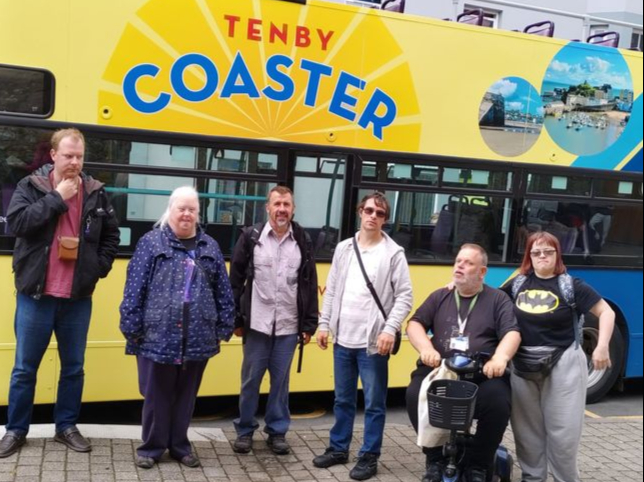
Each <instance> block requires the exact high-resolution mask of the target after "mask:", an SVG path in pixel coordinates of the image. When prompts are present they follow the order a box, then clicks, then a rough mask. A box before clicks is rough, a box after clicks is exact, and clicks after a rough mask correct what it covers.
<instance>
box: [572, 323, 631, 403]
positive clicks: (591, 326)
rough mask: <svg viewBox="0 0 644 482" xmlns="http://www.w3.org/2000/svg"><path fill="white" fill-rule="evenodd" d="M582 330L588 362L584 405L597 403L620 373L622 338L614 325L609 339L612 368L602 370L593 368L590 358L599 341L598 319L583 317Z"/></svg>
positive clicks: (611, 386) (622, 348)
mask: <svg viewBox="0 0 644 482" xmlns="http://www.w3.org/2000/svg"><path fill="white" fill-rule="evenodd" d="M585 321H586V322H585V324H584V330H583V341H582V343H583V349H584V352H585V354H586V359H587V360H588V386H587V389H586V403H595V402H598V401H599V400H600V399H601V398H602V397H603V396H604V395H606V394H607V393H608V391H609V390H610V389H611V388H613V385H615V382H616V381H617V377H619V374H620V373H621V372H622V363H623V356H624V355H623V354H624V338H623V336H622V332H621V331H620V329H619V327H618V326H617V325H616V326H615V329H614V330H613V336H612V338H611V339H610V346H609V350H610V361H611V363H612V366H611V367H610V368H607V369H604V370H595V369H594V368H593V363H592V356H593V351H594V350H595V347H597V341H598V340H599V319H598V318H597V317H596V316H594V315H592V314H590V313H587V314H586V316H585Z"/></svg>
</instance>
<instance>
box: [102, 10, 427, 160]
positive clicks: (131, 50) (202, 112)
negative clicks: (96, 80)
mask: <svg viewBox="0 0 644 482" xmlns="http://www.w3.org/2000/svg"><path fill="white" fill-rule="evenodd" d="M385 15H386V14H385ZM389 21H392V20H391V19H390V20H389ZM307 32H308V33H307ZM298 35H300V37H298ZM306 35H308V40H307V38H306ZM307 43H308V45H307ZM190 54H196V55H199V56H200V57H201V58H205V59H208V62H211V63H212V65H213V66H214V67H215V69H216V71H214V72H215V74H214V75H213V70H212V69H210V70H209V69H206V68H203V67H202V66H195V65H192V66H190V67H188V68H186V69H185V70H183V71H182V75H181V76H180V79H181V82H182V83H183V85H184V86H185V89H187V90H188V91H192V92H200V91H202V90H205V89H206V88H207V86H208V85H210V86H211V87H212V86H215V85H216V89H214V90H213V92H212V95H209V96H208V97H207V98H205V99H199V101H195V100H194V99H193V100H188V99H186V98H185V96H182V95H180V92H179V93H177V89H176V88H175V87H176V85H175V84H174V83H173V82H175V83H176V78H174V79H172V76H171V71H172V67H173V65H174V64H175V62H177V61H178V60H179V59H182V58H183V57H185V56H187V55H190ZM276 55H279V56H281V58H282V59H284V58H287V59H289V60H290V61H291V62H292V64H291V65H290V66H288V67H286V66H281V67H279V68H278V69H277V70H278V71H279V73H280V74H281V75H280V76H278V75H276V74H273V75H271V74H270V73H269V72H268V71H267V62H269V59H271V58H272V57H273V56H276ZM240 58H241V59H243V63H244V65H245V66H246V67H247V71H248V73H249V74H250V77H251V78H252V85H253V86H254V87H256V91H257V93H259V96H250V95H246V94H244V93H233V94H232V95H228V96H225V97H224V96H222V92H223V91H224V86H225V85H226V84H227V85H228V86H229V87H231V86H237V87H239V86H240V85H241V86H246V87H247V86H248V85H249V83H248V82H246V81H245V80H244V78H243V76H242V77H239V76H237V75H235V76H233V75H231V74H230V72H231V67H232V66H233V65H234V64H235V62H236V61H237V62H239V60H240ZM236 59H237V60H236ZM303 63H308V64H309V65H310V64H311V63H313V64H314V65H316V66H322V67H320V69H322V70H323V73H322V74H320V75H319V76H318V80H319V82H318V84H317V87H318V88H317V91H315V89H314V88H313V87H312V86H311V85H310V83H311V79H312V77H314V76H313V75H312V73H311V70H310V69H309V70H307V69H304V68H302V65H303ZM142 65H147V66H153V67H154V73H153V74H150V73H149V71H148V73H147V74H146V75H141V76H140V77H138V78H137V79H136V82H135V83H133V84H132V85H134V86H135V92H136V96H137V98H138V99H140V102H141V103H143V104H148V105H149V104H150V103H152V102H154V101H155V100H159V99H162V100H163V99H164V98H165V100H166V101H167V102H165V103H164V104H165V105H163V108H161V109H158V110H156V111H154V112H147V113H145V112H142V111H141V110H140V109H138V110H137V108H136V105H133V103H132V102H130V101H129V98H128V97H127V96H126V94H125V91H126V84H127V82H126V78H127V76H128V73H131V72H133V69H135V68H136V67H137V66H142ZM236 72H237V71H236ZM273 72H274V71H273ZM343 75H344V76H345V78H346V76H347V75H348V76H350V77H351V78H353V79H358V80H359V81H360V82H359V84H360V85H359V86H356V85H353V84H349V85H347V86H345V87H344V88H342V89H338V83H339V81H340V79H341V78H342V76H343ZM229 76H230V77H231V78H232V79H229V78H228V77H229ZM284 78H288V79H290V81H288V82H292V87H293V88H292V95H291V96H290V97H289V98H287V99H280V100H275V99H274V98H271V97H270V96H268V95H266V94H265V93H264V92H265V89H266V88H272V89H273V91H278V92H279V91H280V90H285V89H286V87H285V86H284V82H282V83H280V82H279V80H280V79H282V80H283V79H284ZM246 79H247V78H246ZM185 89H184V92H185V91H186V90H185ZM234 90H235V88H233V91H234ZM338 91H340V95H339V98H340V100H338ZM311 92H315V93H316V94H317V95H315V96H314V103H313V104H312V105H311V98H310V94H311ZM415 92H416V91H415V86H414V82H413V79H412V76H411V72H410V69H409V66H408V63H407V60H406V56H405V54H404V52H403V51H402V49H401V48H400V46H399V45H398V43H397V41H396V39H395V38H394V36H393V35H392V33H391V32H390V30H389V29H388V27H387V25H386V20H384V18H383V16H382V14H380V13H376V12H374V13H369V14H367V13H366V12H358V13H355V12H354V11H350V10H346V9H340V10H338V9H332V8H324V7H321V6H320V5H317V6H316V5H313V6H297V5H294V4H289V3H285V2H272V1H262V0H236V1H234V2H229V1H225V0H184V1H181V2H173V1H167V0H150V1H149V2H148V3H146V4H145V5H144V6H143V7H142V8H140V9H139V10H138V11H137V12H136V15H135V16H133V17H132V18H131V19H130V21H129V23H128V24H127V26H126V27H125V29H124V31H123V33H122V35H121V37H120V39H119V42H118V44H117V46H116V48H115V50H114V54H113V55H112V58H111V60H110V62H109V64H108V65H107V67H106V69H105V72H104V74H103V79H102V83H101V90H100V92H99V105H98V122H99V123H101V124H104V125H112V126H120V127H134V128H142V129H154V130H162V131H174V132H187V133H196V134H205V135H216V136H224V137H243V138H252V139H264V140H280V141H286V142H297V143H308V144H330V143H334V144H336V145H344V146H360V147H364V148H374V149H386V150H401V151H414V150H417V149H418V146H419V143H420V134H421V126H420V111H419V106H418V101H417V97H416V94H415ZM229 94H230V92H229ZM334 95H335V96H336V97H334ZM378 96H380V97H378ZM381 97H386V98H387V99H390V102H389V103H384V102H376V100H377V99H380V98H381ZM351 99H353V100H351ZM392 102H393V103H394V105H395V109H391V103H392ZM307 104H309V105H307ZM353 104H355V105H353ZM338 106H339V107H338ZM374 106H375V107H377V108H375V107H374ZM370 109H371V111H372V112H371V115H369V112H370ZM338 110H341V111H342V112H345V113H348V117H353V118H347V115H345V116H340V115H338ZM394 111H395V117H394V116H391V117H390V120H389V121H387V122H386V125H381V126H380V127H381V128H380V132H378V127H377V125H376V124H377V123H378V122H382V121H378V120H377V119H382V118H384V117H385V116H386V115H387V114H391V112H394ZM365 112H366V113H367V114H365ZM374 118H376V122H373V123H368V122H367V121H368V120H369V119H374ZM361 121H363V122H361ZM361 124H362V125H361Z"/></svg>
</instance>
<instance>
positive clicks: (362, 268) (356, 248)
mask: <svg viewBox="0 0 644 482" xmlns="http://www.w3.org/2000/svg"><path fill="white" fill-rule="evenodd" d="M353 250H354V251H355V253H356V258H357V260H358V264H359V265H360V271H362V276H364V280H365V282H366V283H367V288H369V291H370V292H371V296H373V299H374V300H375V302H376V305H378V308H379V309H380V312H381V313H382V316H383V317H384V319H385V321H387V313H385V309H384V308H383V306H382V303H381V302H380V298H378V293H376V289H375V288H374V287H373V283H372V282H371V280H370V279H369V276H367V271H366V270H365V269H364V264H363V263H362V256H360V249H358V242H357V241H356V238H355V236H354V237H353Z"/></svg>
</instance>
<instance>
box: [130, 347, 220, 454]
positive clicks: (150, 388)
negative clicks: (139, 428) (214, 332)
mask: <svg viewBox="0 0 644 482" xmlns="http://www.w3.org/2000/svg"><path fill="white" fill-rule="evenodd" d="M136 362H137V366H138V368H139V390H140V391H141V395H143V397H144V401H143V433H142V437H141V438H142V439H143V444H142V445H140V446H139V447H138V448H137V449H136V452H137V453H138V454H139V455H142V456H145V457H152V458H153V459H155V460H159V459H160V458H161V456H162V455H163V454H164V452H165V451H166V449H168V450H169V451H170V456H171V457H173V458H175V459H177V460H181V458H182V457H184V456H186V455H189V454H190V453H192V449H191V447H190V441H189V440H188V428H189V427H190V420H191V419H192V414H193V412H194V409H195V401H196V399H197V392H198V391H199V386H200V385H201V379H202V377H203V372H204V370H205V369H206V365H207V364H208V360H204V361H189V362H186V364H185V367H183V366H182V365H166V364H163V363H156V362H153V361H152V360H149V359H147V358H144V357H142V356H137V357H136Z"/></svg>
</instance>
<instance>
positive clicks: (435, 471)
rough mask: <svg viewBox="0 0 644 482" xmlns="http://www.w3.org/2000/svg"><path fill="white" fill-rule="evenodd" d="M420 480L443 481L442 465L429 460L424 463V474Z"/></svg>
mask: <svg viewBox="0 0 644 482" xmlns="http://www.w3.org/2000/svg"><path fill="white" fill-rule="evenodd" d="M421 482H443V465H442V464H439V463H438V462H430V463H428V464H426V465H425V475H424V476H423V479H422V481H421Z"/></svg>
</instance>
